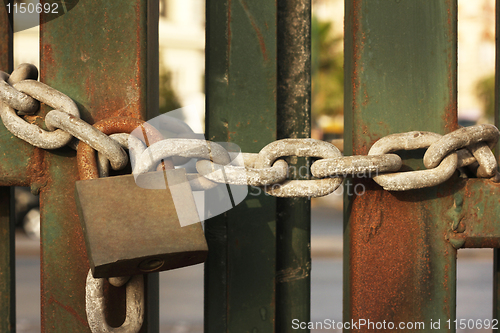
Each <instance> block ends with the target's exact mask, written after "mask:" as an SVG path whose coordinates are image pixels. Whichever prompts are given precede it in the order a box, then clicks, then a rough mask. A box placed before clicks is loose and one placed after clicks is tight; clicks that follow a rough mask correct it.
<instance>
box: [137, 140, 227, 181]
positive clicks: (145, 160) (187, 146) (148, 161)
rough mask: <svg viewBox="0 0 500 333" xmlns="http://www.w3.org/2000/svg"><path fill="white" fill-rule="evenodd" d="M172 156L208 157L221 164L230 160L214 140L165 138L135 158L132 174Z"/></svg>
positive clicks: (151, 167) (141, 171)
mask: <svg viewBox="0 0 500 333" xmlns="http://www.w3.org/2000/svg"><path fill="white" fill-rule="evenodd" d="M172 156H182V157H190V158H193V157H198V158H204V159H210V160H212V161H214V162H215V163H218V164H222V165H226V164H229V163H230V162H231V159H230V157H229V154H228V153H227V151H226V150H225V149H224V147H222V146H221V145H219V144H217V143H215V142H210V141H205V140H197V139H166V140H162V141H160V142H156V143H154V144H152V145H150V146H149V147H148V148H147V149H146V150H145V151H144V152H143V153H142V155H141V156H140V157H139V158H138V159H137V164H136V166H135V167H134V174H141V173H144V172H148V171H150V170H151V169H153V168H154V167H155V166H156V164H157V163H159V162H160V161H161V160H163V159H166V158H169V157H172Z"/></svg>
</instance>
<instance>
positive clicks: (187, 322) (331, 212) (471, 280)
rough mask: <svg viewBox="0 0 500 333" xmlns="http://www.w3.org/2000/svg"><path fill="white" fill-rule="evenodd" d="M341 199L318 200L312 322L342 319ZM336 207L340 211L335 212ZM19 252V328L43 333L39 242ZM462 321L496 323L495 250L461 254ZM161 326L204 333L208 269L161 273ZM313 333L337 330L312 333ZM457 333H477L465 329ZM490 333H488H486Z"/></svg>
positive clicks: (23, 241)
mask: <svg viewBox="0 0 500 333" xmlns="http://www.w3.org/2000/svg"><path fill="white" fill-rule="evenodd" d="M341 202H342V201H341V196H339V195H336V194H333V195H330V196H329V197H327V198H326V199H321V200H317V201H315V202H314V205H313V210H312V219H313V221H312V255H313V263H312V310H311V313H312V320H313V321H323V320H325V319H333V320H335V321H339V320H341V318H342V212H341V211H340V209H339V208H340V207H341ZM332 207H336V208H337V209H333V208H332ZM16 241H17V244H16V252H17V260H16V263H17V268H16V274H17V276H16V281H17V318H18V323H17V330H18V333H38V332H40V324H39V321H40V314H39V312H40V302H39V297H40V291H39V286H40V282H39V278H40V273H39V264H40V261H39V258H38V256H39V249H38V241H35V240H31V239H28V238H27V237H26V236H25V235H24V234H22V233H19V234H18V235H17V237H16ZM459 254H460V255H459V263H458V300H457V302H458V310H457V318H463V319H491V313H492V306H491V303H492V300H491V298H492V276H493V273H492V271H493V268H492V266H493V265H492V251H491V250H466V251H459ZM160 290H161V295H160V302H161V304H160V324H161V332H165V333H167V332H168V333H195V332H196V333H202V332H203V265H197V266H193V267H188V268H183V269H178V270H174V271H169V272H164V273H161V274H160ZM313 332H317V333H319V332H338V331H336V330H313ZM458 332H474V331H472V330H465V331H460V330H458ZM481 332H488V330H481Z"/></svg>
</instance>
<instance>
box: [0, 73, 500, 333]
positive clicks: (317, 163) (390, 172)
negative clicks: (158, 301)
mask: <svg viewBox="0 0 500 333" xmlns="http://www.w3.org/2000/svg"><path fill="white" fill-rule="evenodd" d="M37 77H38V70H37V68H36V67H35V66H33V65H29V64H22V65H20V66H19V67H18V68H16V69H15V70H14V71H13V72H12V74H11V75H9V74H7V73H4V72H0V117H1V119H2V122H3V124H4V126H5V127H6V128H7V129H8V130H9V131H10V132H11V133H12V134H13V135H15V136H16V137H18V138H20V139H22V140H24V141H26V142H28V143H30V144H32V145H33V146H36V147H39V148H44V149H57V148H60V147H63V146H66V145H68V146H70V147H72V148H73V149H77V146H78V155H79V156H81V157H82V158H79V161H80V160H81V161H83V162H82V163H87V164H92V163H93V165H79V166H78V167H79V171H80V176H81V178H82V179H91V178H96V177H98V176H101V177H105V176H107V175H108V174H109V165H111V167H112V168H113V169H115V170H120V169H122V168H124V167H125V166H126V165H127V163H128V156H127V153H126V152H125V151H124V149H128V151H129V155H130V159H131V164H132V167H133V173H134V174H135V175H139V174H141V173H146V172H149V171H154V170H155V169H158V168H161V167H162V161H164V160H166V159H171V160H172V161H173V163H174V164H175V165H183V164H185V163H187V162H188V161H189V160H191V159H192V158H197V159H198V160H197V162H196V170H197V172H198V173H188V174H187V179H188V181H189V182H190V185H191V188H192V189H193V190H195V191H203V190H208V189H210V188H213V187H215V186H217V185H218V184H220V183H225V184H231V185H250V186H256V187H259V188H263V189H264V190H265V192H266V193H267V194H269V195H273V196H277V197H319V196H324V195H327V194H330V193H332V192H333V191H335V190H336V189H337V188H338V187H339V186H340V185H341V184H342V181H343V179H344V178H345V177H363V178H366V177H369V178H373V180H374V181H375V182H377V183H378V184H379V185H381V186H382V187H383V188H384V189H385V190H389V191H406V190H412V189H419V188H425V187H431V186H436V185H438V184H441V183H443V182H445V181H446V180H448V179H449V178H450V177H451V176H452V175H453V174H454V173H455V171H456V170H457V169H459V168H464V167H467V168H470V169H471V171H472V172H473V173H475V174H476V176H477V177H481V178H489V179H491V180H492V181H494V182H499V181H500V176H499V173H498V171H497V162H496V159H495V157H494V155H493V153H492V151H491V149H492V148H493V147H494V146H495V145H496V143H497V141H498V139H499V136H500V132H499V131H498V129H497V128H496V127H495V126H492V125H476V126H471V127H467V128H460V129H458V130H456V131H454V132H451V133H449V134H446V135H439V134H436V133H431V132H407V133H399V134H392V135H388V136H386V137H383V138H381V139H380V140H378V141H377V142H375V143H374V144H373V146H372V147H371V148H370V150H369V152H368V155H367V156H361V155H359V156H342V154H341V152H340V151H339V150H338V148H337V147H335V146H334V145H333V144H330V143H328V142H324V141H319V140H313V139H283V140H278V141H275V142H272V143H270V144H268V145H267V146H265V147H264V148H263V149H262V150H261V151H260V152H259V153H258V154H250V153H241V154H239V153H233V152H231V149H226V148H227V147H224V146H222V145H221V144H218V143H215V142H210V141H206V140H204V139H203V138H202V135H201V137H200V135H197V134H195V133H193V131H192V130H191V129H190V128H189V126H187V125H186V124H185V123H183V122H181V121H179V120H176V119H174V118H171V117H164V118H163V119H167V120H168V121H164V123H163V124H159V126H163V127H164V129H167V130H168V131H170V132H174V133H181V134H182V136H183V137H185V138H182V139H180V138H174V139H164V138H163V137H162V135H161V134H160V133H159V132H158V131H157V130H156V129H155V128H153V127H151V126H149V127H148V126H146V124H143V123H142V122H141V121H139V120H137V119H132V120H133V121H132V122H131V121H130V119H129V120H128V121H127V122H128V123H127V125H124V124H122V123H121V122H122V119H121V118H109V119H105V120H103V121H101V122H99V123H97V124H94V126H92V125H90V124H88V123H86V122H85V121H83V120H81V119H80V113H79V111H78V107H77V106H76V103H75V102H74V101H73V100H71V99H70V98H69V97H68V96H66V95H64V94H63V93H61V92H59V91H57V90H55V89H53V88H51V87H49V86H47V85H45V84H43V83H41V82H38V81H36V79H37ZM40 102H41V103H44V104H46V105H49V106H50V107H51V108H53V109H54V110H52V111H50V112H48V113H47V115H46V116H45V125H46V128H47V129H48V131H45V130H43V129H42V128H40V127H39V126H37V125H34V124H31V123H28V122H26V121H25V120H24V119H23V118H21V117H20V116H22V115H36V113H37V112H38V110H39V106H40ZM121 125H123V126H121ZM110 126H113V127H118V128H120V129H122V131H123V132H127V133H110V131H109V128H110ZM134 128H140V130H139V132H140V133H134ZM103 132H107V133H108V134H110V135H106V134H105V133H103ZM130 132H132V133H131V134H128V133H130ZM78 140H80V141H82V142H84V143H85V144H86V145H81V144H80V145H79V144H78ZM87 145H88V146H87ZM89 146H90V147H89ZM92 148H93V149H95V150H97V151H98V152H99V158H98V163H97V165H96V163H95V159H91V158H88V156H89V155H93V153H94V151H93V150H92ZM422 148H427V151H426V153H425V155H424V158H423V164H424V166H425V167H426V168H427V170H419V171H410V172H403V171H400V169H401V167H402V165H403V162H402V160H401V157H399V156H398V155H396V154H394V152H397V151H401V150H415V149H422ZM228 150H229V151H228ZM286 156H297V157H309V158H311V159H312V165H311V166H310V167H305V168H306V170H305V171H306V172H305V173H306V174H307V175H308V174H312V176H314V178H316V179H310V180H288V178H289V175H290V172H291V169H292V168H293V167H289V166H288V164H287V162H286V161H285V160H284V159H282V158H283V157H286ZM91 160H93V161H94V162H89V161H91ZM165 164H166V163H165ZM165 164H163V167H165ZM170 167H173V166H172V165H170ZM295 171H296V170H295ZM299 174H301V170H299ZM109 282H110V283H111V284H112V285H114V286H117V287H118V286H122V285H126V289H127V317H126V318H127V319H126V320H125V322H124V324H123V325H122V326H121V327H120V328H112V327H109V326H108V325H107V324H106V320H105V318H104V302H103V297H104V296H103V291H102V289H103V279H94V278H93V277H92V274H91V272H89V274H88V277H87V293H86V294H87V296H86V302H87V317H88V321H89V325H90V327H91V329H92V330H93V331H94V332H137V331H139V329H140V327H141V325H142V321H143V317H144V291H143V280H142V276H136V277H133V278H131V279H130V280H129V278H128V277H127V278H110V279H109Z"/></svg>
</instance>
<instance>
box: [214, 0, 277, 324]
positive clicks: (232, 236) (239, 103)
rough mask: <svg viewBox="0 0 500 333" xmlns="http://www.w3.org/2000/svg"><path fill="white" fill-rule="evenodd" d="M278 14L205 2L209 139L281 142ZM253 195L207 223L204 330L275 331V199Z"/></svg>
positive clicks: (258, 1)
mask: <svg viewBox="0 0 500 333" xmlns="http://www.w3.org/2000/svg"><path fill="white" fill-rule="evenodd" d="M276 16H277V8H276V2H275V1H265V0H254V1H244V0H240V1H236V0H222V1H221V0H207V24H206V84H205V87H206V96H207V104H206V106H207V111H206V114H207V117H206V126H205V128H206V133H207V139H209V140H213V141H222V142H234V143H236V144H238V145H239V147H240V148H241V150H242V151H244V152H254V153H256V152H258V151H259V150H260V149H261V148H263V147H264V146H265V145H266V144H268V143H269V142H271V141H274V140H276V95H275V93H276V82H277V78H276V76H277V67H276V25H277V22H276ZM249 190H250V194H249V195H248V197H247V198H246V200H244V201H243V202H242V203H240V204H239V205H238V206H236V207H235V208H233V209H231V210H229V211H227V212H226V213H224V214H222V215H219V216H216V217H214V218H211V219H210V220H208V221H207V222H206V224H205V231H206V236H207V241H208V247H209V255H208V259H207V262H206V266H205V332H207V333H212V332H214V333H215V332H216V333H221V332H259V333H266V332H267V333H268V332H274V324H275V318H276V312H275V304H276V303H275V302H276V300H275V275H276V260H275V258H276V222H275V214H276V200H275V199H274V198H273V197H269V196H266V195H264V194H263V193H261V194H260V195H257V194H258V191H259V189H255V188H249ZM206 197H208V198H209V199H210V194H207V195H206Z"/></svg>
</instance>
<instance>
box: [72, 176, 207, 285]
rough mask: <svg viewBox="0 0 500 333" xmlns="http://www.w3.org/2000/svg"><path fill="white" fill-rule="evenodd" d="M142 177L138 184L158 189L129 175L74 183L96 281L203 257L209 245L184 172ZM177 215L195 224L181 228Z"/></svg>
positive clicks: (199, 261)
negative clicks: (180, 205)
mask: <svg viewBox="0 0 500 333" xmlns="http://www.w3.org/2000/svg"><path fill="white" fill-rule="evenodd" d="M167 175H168V177H167ZM141 177H142V178H141V182H142V184H147V183H149V184H156V186H153V187H156V188H160V189H149V188H151V186H149V188H144V187H148V186H143V187H139V186H138V185H137V184H136V180H135V179H134V176H133V175H125V176H116V177H108V178H99V179H93V180H82V181H77V182H76V188H75V197H76V203H77V208H78V213H79V216H80V222H81V225H82V228H83V234H84V238H85V244H86V247H87V255H88V258H89V264H90V268H91V269H92V274H93V275H94V277H95V278H103V277H115V276H126V275H135V274H144V273H148V272H158V271H164V270H169V269H175V268H179V267H184V266H190V265H195V264H198V263H201V262H203V261H205V259H206V256H207V251H208V247H207V243H206V239H205V235H204V233H203V229H202V226H201V223H200V222H199V218H198V213H197V211H196V205H195V202H194V198H193V195H192V192H191V188H190V186H189V182H188V181H187V179H186V174H185V171H184V169H175V170H166V171H158V172H152V173H148V174H145V175H143V176H141ZM167 178H168V182H167ZM162 183H163V184H168V185H167V186H165V185H163V186H162ZM173 185H175V191H174V195H175V196H176V198H175V200H176V201H175V202H176V203H177V210H176V207H175V204H174V198H173V197H172V191H171V186H173ZM162 187H164V188H163V189H161V188H162ZM179 196H181V197H179ZM179 203H182V207H179ZM180 210H182V212H181V211H180ZM177 211H179V213H180V215H183V218H184V219H185V218H186V216H187V217H188V220H190V221H193V222H196V223H192V224H188V225H186V226H181V224H180V221H179V216H178V215H179V214H178V212H177Z"/></svg>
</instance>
